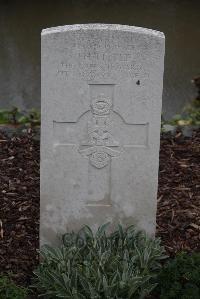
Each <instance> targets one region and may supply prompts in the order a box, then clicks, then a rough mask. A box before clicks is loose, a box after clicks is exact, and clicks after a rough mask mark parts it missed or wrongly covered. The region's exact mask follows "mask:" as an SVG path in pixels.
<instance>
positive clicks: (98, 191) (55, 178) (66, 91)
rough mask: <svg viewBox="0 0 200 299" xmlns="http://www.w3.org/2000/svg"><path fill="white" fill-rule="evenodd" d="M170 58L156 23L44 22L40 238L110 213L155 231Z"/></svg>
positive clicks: (95, 222)
mask: <svg viewBox="0 0 200 299" xmlns="http://www.w3.org/2000/svg"><path fill="white" fill-rule="evenodd" d="M163 61H164V35H163V33H160V32H157V31H154V30H150V29H144V28H138V27H132V26H124V25H105V24H88V25H69V26H68V25H67V26H63V27H56V28H50V29H45V30H43V31H42V127H41V224H40V228H41V244H43V243H51V244H53V243H56V242H57V237H58V236H59V235H61V234H62V233H65V232H67V231H71V230H77V229H79V228H80V227H82V226H83V225H84V224H88V225H90V226H91V227H92V228H93V229H94V230H95V229H96V228H97V227H98V226H99V225H101V224H103V223H106V222H111V223H112V224H113V225H116V224H118V223H121V224H123V225H130V224H135V225H136V226H137V227H138V228H139V229H143V230H145V231H146V232H147V233H148V234H150V235H153V234H154V232H155V225H156V195H157V179H158V162H159V141H160V119H161V102H162V100H161V99H162V81H163V68H164V63H163Z"/></svg>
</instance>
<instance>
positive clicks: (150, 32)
mask: <svg viewBox="0 0 200 299" xmlns="http://www.w3.org/2000/svg"><path fill="white" fill-rule="evenodd" d="M78 30H113V31H125V32H133V33H134V32H135V33H140V34H146V35H153V36H157V37H159V38H165V36H164V33H163V32H160V31H156V30H152V29H147V28H143V27H135V26H129V25H120V24H74V25H65V26H57V27H51V28H46V29H43V30H42V35H46V34H52V33H61V32H67V31H78Z"/></svg>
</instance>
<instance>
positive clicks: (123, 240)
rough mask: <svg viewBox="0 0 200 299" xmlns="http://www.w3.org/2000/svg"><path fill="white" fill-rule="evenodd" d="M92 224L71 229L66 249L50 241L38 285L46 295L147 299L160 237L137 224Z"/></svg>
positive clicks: (160, 256) (159, 255)
mask: <svg viewBox="0 0 200 299" xmlns="http://www.w3.org/2000/svg"><path fill="white" fill-rule="evenodd" d="M107 226H108V224H104V225H102V226H101V227H99V229H98V231H97V232H96V234H94V233H93V232H92V230H91V229H90V228H89V227H88V226H84V227H83V228H82V229H81V230H80V231H79V232H78V233H74V232H72V233H67V234H65V235H64V236H63V238H62V245H61V247H54V248H53V247H50V246H47V245H45V246H44V247H43V248H42V249H41V252H40V253H41V263H40V266H39V267H38V269H37V270H36V271H35V272H34V274H35V275H36V278H35V283H34V287H36V288H37V290H38V291H39V292H40V294H41V296H43V297H44V298H52V299H53V298H74V299H83V298H84V299H89V298H92V299H97V298H110V299H111V298H112V299H125V298H126V299H127V298H134V299H135V298H137V299H139V298H141V299H142V298H145V297H146V296H147V295H148V294H149V293H150V292H151V291H152V290H153V289H154V287H155V286H156V283H155V281H156V277H157V274H158V273H159V271H160V268H161V263H160V262H161V260H162V259H164V258H166V256H165V255H164V248H163V247H162V246H160V240H159V239H150V238H148V237H147V236H146V235H145V234H144V233H142V232H137V231H136V230H135V227H134V226H130V227H128V228H126V229H124V228H123V227H122V226H121V225H119V226H118V229H117V230H116V231H115V232H113V233H111V234H107V233H106V229H107Z"/></svg>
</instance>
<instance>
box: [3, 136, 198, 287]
mask: <svg viewBox="0 0 200 299" xmlns="http://www.w3.org/2000/svg"><path fill="white" fill-rule="evenodd" d="M199 155H200V130H196V131H194V132H193V135H192V137H191V138H187V137H184V136H183V135H182V133H181V132H177V133H176V134H175V136H172V135H170V134H163V135H162V136H161V149H160V170H159V188H158V211H157V233H156V235H157V237H160V238H161V240H162V244H163V245H164V246H165V248H166V251H167V253H168V254H169V255H171V256H173V255H175V254H176V253H177V252H179V251H182V250H185V251H188V252H192V251H199V250H200V200H199V199H200V193H199V189H200V165H199ZM39 183H40V180H39V141H37V140H35V139H34V134H33V132H32V131H31V130H30V131H29V132H28V133H27V134H24V135H17V136H13V137H7V136H6V135H5V133H3V132H2V133H1V132H0V206H1V209H0V272H1V273H8V272H12V274H11V276H12V278H13V279H14V280H15V281H16V282H17V283H19V284H21V285H29V284H30V281H31V278H32V276H33V274H32V271H33V270H34V269H35V268H36V267H37V264H38V261H39V257H38V246H39V199H40V198H39Z"/></svg>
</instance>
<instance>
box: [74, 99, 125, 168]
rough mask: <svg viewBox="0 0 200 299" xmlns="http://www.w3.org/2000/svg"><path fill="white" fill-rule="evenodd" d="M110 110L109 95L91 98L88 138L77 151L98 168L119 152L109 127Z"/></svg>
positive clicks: (106, 163)
mask: <svg viewBox="0 0 200 299" xmlns="http://www.w3.org/2000/svg"><path fill="white" fill-rule="evenodd" d="M111 111H112V99H110V98H109V97H107V96H105V95H104V94H99V95H97V96H96V97H94V98H93V99H92V101H91V112H92V118H91V120H90V121H88V128H87V135H88V138H87V140H86V141H84V142H82V143H81V145H80V147H79V152H80V153H81V154H82V155H83V156H85V157H88V158H89V161H90V163H91V165H93V166H94V167H96V168H98V169H100V168H103V167H105V166H107V165H108V164H109V162H110V158H111V157H116V156H118V155H119V154H120V147H119V143H118V142H116V141H115V140H114V138H113V136H112V134H111V132H110V128H109V124H110V113H111Z"/></svg>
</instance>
